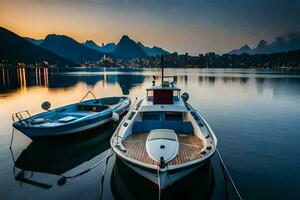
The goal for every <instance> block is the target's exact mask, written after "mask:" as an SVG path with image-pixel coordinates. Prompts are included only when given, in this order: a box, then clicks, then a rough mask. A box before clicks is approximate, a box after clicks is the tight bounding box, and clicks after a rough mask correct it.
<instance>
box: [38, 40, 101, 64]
mask: <svg viewBox="0 0 300 200" xmlns="http://www.w3.org/2000/svg"><path fill="white" fill-rule="evenodd" d="M40 46H41V47H43V48H45V49H47V50H49V51H52V52H53V53H55V54H57V55H59V56H61V57H64V58H68V59H70V60H72V61H74V62H76V63H84V62H86V61H92V62H94V61H98V60H101V58H102V57H103V55H104V54H103V53H102V52H99V51H96V50H94V49H91V48H89V47H86V46H84V45H83V44H81V43H79V42H77V41H76V40H74V39H72V38H70V37H68V36H65V35H55V34H50V35H47V37H46V38H45V39H44V41H43V42H42V43H41V45H40Z"/></svg>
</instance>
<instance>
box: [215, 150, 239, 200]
mask: <svg viewBox="0 0 300 200" xmlns="http://www.w3.org/2000/svg"><path fill="white" fill-rule="evenodd" d="M216 151H217V155H218V157H219V160H220V162H221V165H222V168H223V169H224V170H225V172H226V175H227V176H228V178H229V180H230V183H231V184H232V186H233V188H234V191H235V192H236V194H237V195H238V197H239V199H240V200H243V198H242V196H241V194H240V192H239V190H238V189H237V187H236V185H235V183H234V181H233V179H232V177H231V175H230V173H229V171H228V169H227V167H226V165H225V163H224V161H223V159H222V157H221V154H220V153H219V150H218V149H216ZM224 170H223V172H224Z"/></svg>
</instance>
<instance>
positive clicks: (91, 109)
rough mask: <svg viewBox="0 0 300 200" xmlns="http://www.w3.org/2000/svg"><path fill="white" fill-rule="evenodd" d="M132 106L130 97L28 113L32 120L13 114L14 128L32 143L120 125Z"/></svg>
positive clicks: (108, 98)
mask: <svg viewBox="0 0 300 200" xmlns="http://www.w3.org/2000/svg"><path fill="white" fill-rule="evenodd" d="M48 104H49V103H48ZM130 104H131V101H130V98H129V97H106V98H99V99H97V98H95V99H92V100H86V101H80V102H79V103H74V104H70V105H67V106H63V107H59V108H56V109H52V110H48V111H46V112H43V113H40V114H37V115H34V116H30V114H29V112H28V111H26V112H25V113H27V114H28V115H29V117H28V118H24V117H23V112H19V113H15V114H13V117H12V118H13V119H14V123H13V127H14V128H16V129H17V130H19V131H20V132H22V133H23V134H25V135H26V136H28V137H30V138H31V139H36V138H44V137H53V136H62V135H69V134H75V133H76V134H77V133H81V132H83V131H87V130H90V129H93V128H96V127H98V126H100V125H103V124H105V123H108V122H110V121H113V120H114V121H117V120H118V119H119V116H120V115H122V114H124V113H126V112H127V111H128V110H129V107H130ZM47 107H49V106H48V105H47ZM47 109H48V108H47Z"/></svg>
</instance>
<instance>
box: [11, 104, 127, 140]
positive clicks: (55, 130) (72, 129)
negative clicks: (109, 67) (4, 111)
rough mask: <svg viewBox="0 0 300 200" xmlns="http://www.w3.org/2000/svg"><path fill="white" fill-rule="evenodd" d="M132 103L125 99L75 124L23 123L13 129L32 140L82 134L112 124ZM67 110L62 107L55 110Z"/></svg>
mask: <svg viewBox="0 0 300 200" xmlns="http://www.w3.org/2000/svg"><path fill="white" fill-rule="evenodd" d="M100 100H101V99H100ZM130 104H131V101H130V99H129V98H125V99H124V100H123V101H122V102H121V103H119V104H117V105H116V106H115V107H113V108H112V109H110V108H109V109H107V110H104V111H101V112H99V113H96V114H93V115H92V116H91V117H89V116H88V117H86V118H85V119H83V120H81V119H79V120H76V121H74V122H70V123H65V124H63V125H61V124H60V125H59V126H51V127H45V126H40V127H39V126H34V127H33V126H30V125H26V124H24V123H21V122H15V123H14V124H13V127H14V128H16V129H17V130H19V131H20V132H22V133H23V134H24V135H26V136H28V137H30V138H31V139H37V138H44V137H54V136H62V135H70V134H79V133H82V132H86V131H88V130H91V129H94V128H96V127H99V126H101V125H103V124H105V123H108V122H111V121H112V120H113V119H112V116H113V113H117V114H118V115H122V114H124V113H125V112H127V111H128V109H129V107H130ZM64 108H67V106H65V107H61V108H57V109H55V110H59V109H64ZM46 114H47V113H41V114H37V115H35V116H32V117H30V118H28V119H25V121H24V122H26V120H30V119H35V118H39V117H40V116H43V115H46Z"/></svg>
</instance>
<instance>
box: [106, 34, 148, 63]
mask: <svg viewBox="0 0 300 200" xmlns="http://www.w3.org/2000/svg"><path fill="white" fill-rule="evenodd" d="M112 55H113V56H115V57H117V58H122V59H132V58H140V57H146V56H147V54H146V53H145V52H144V50H143V49H142V47H141V46H140V45H139V44H138V43H136V42H135V41H133V40H132V39H130V38H129V37H128V36H127V35H124V36H122V38H121V40H120V41H119V43H118V44H117V46H116V49H115V51H113V52H112Z"/></svg>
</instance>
